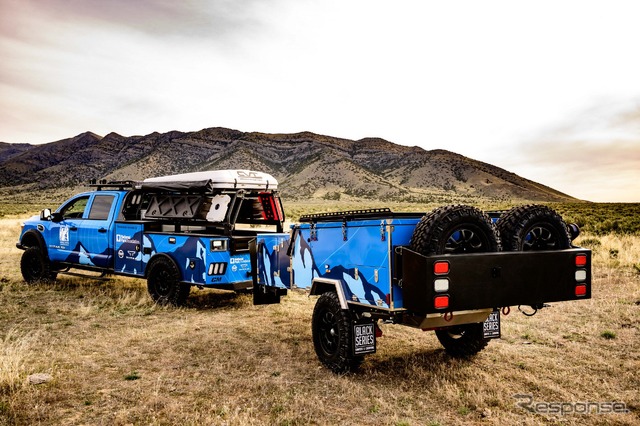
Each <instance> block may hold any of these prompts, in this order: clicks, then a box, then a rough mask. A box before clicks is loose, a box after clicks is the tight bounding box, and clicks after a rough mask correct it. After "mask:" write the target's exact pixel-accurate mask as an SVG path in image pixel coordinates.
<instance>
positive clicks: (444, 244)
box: [410, 205, 501, 357]
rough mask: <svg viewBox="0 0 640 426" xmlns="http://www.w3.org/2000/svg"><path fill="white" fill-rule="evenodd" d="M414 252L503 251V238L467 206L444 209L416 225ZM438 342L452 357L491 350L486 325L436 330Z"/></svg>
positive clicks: (472, 208)
mask: <svg viewBox="0 0 640 426" xmlns="http://www.w3.org/2000/svg"><path fill="white" fill-rule="evenodd" d="M410 248H411V250H413V251H415V252H418V253H420V254H423V255H425V256H428V255H433V254H463V253H483V252H495V251H500V248H501V247H500V238H499V237H498V234H497V231H496V228H495V226H494V225H493V223H492V222H491V219H490V218H489V216H487V215H486V214H485V213H484V212H482V211H481V210H479V209H477V208H475V207H471V206H464V205H457V206H445V207H440V208H438V209H436V210H434V211H432V212H431V213H429V214H427V215H426V216H424V217H423V218H422V219H421V220H420V222H419V223H418V225H416V228H415V230H414V231H413V235H412V236H411V243H410ZM436 336H437V337H438V340H439V341H440V343H441V344H442V346H444V348H445V350H446V351H447V353H448V354H450V355H452V356H456V357H467V356H471V355H475V354H476V353H478V352H480V351H481V350H482V349H484V347H485V346H487V340H486V339H485V338H484V337H483V332H482V323H473V324H462V325H456V326H453V327H448V328H443V329H440V330H436Z"/></svg>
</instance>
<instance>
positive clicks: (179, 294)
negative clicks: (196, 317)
mask: <svg viewBox="0 0 640 426" xmlns="http://www.w3.org/2000/svg"><path fill="white" fill-rule="evenodd" d="M148 268H149V272H148V273H147V290H148V291H149V295H151V298H152V299H153V300H154V301H155V302H156V303H157V304H158V305H173V306H181V305H183V304H184V303H185V302H186V300H187V297H188V296H189V292H190V291H191V286H190V285H188V284H184V283H181V282H180V270H179V269H178V266H177V265H176V264H175V262H174V261H173V260H171V259H169V258H168V257H165V256H162V257H158V258H157V259H155V260H153V261H152V262H151V264H150V265H149V266H148Z"/></svg>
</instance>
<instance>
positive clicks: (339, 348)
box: [311, 291, 364, 373]
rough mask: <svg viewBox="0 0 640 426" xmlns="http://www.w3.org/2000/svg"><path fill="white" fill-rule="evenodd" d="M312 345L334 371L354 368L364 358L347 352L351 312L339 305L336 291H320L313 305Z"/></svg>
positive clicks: (349, 347)
mask: <svg viewBox="0 0 640 426" xmlns="http://www.w3.org/2000/svg"><path fill="white" fill-rule="evenodd" d="M311 331H312V334H313V346H314V348H315V351H316V354H317V355H318V359H320V362H322V363H323V364H324V365H325V366H326V367H328V368H329V369H331V370H332V371H333V372H335V373H346V372H349V371H355V370H357V369H358V367H359V366H360V364H361V363H362V361H363V360H364V358H363V357H362V356H354V355H353V354H352V352H351V337H352V336H351V334H352V326H351V315H350V313H349V311H348V310H344V309H342V308H341V306H340V301H339V300H338V295H337V294H336V293H334V292H332V291H331V292H327V293H323V294H322V295H321V296H320V298H319V299H318V301H317V302H316V306H315V308H314V309H313V318H312V320H311Z"/></svg>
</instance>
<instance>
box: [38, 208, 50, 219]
mask: <svg viewBox="0 0 640 426" xmlns="http://www.w3.org/2000/svg"><path fill="white" fill-rule="evenodd" d="M49 219H51V209H44V210H42V211H41V212H40V220H49Z"/></svg>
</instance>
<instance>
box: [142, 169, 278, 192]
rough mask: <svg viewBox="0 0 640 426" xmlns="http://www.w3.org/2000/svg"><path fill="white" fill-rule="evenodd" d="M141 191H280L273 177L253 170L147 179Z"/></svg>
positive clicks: (205, 172)
mask: <svg viewBox="0 0 640 426" xmlns="http://www.w3.org/2000/svg"><path fill="white" fill-rule="evenodd" d="M138 185H139V186H138V187H139V188H140V189H148V190H156V191H158V190H160V191H187V190H189V191H198V190H200V191H205V192H210V191H212V190H213V189H262V190H264V189H278V181H277V180H276V179H275V178H274V177H273V176H271V175H269V174H267V173H262V172H256V171H251V170H211V171H204V172H194V173H183V174H179V175H170V176H160V177H155V178H149V179H145V180H144V181H142V182H140V183H139V184H138Z"/></svg>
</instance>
